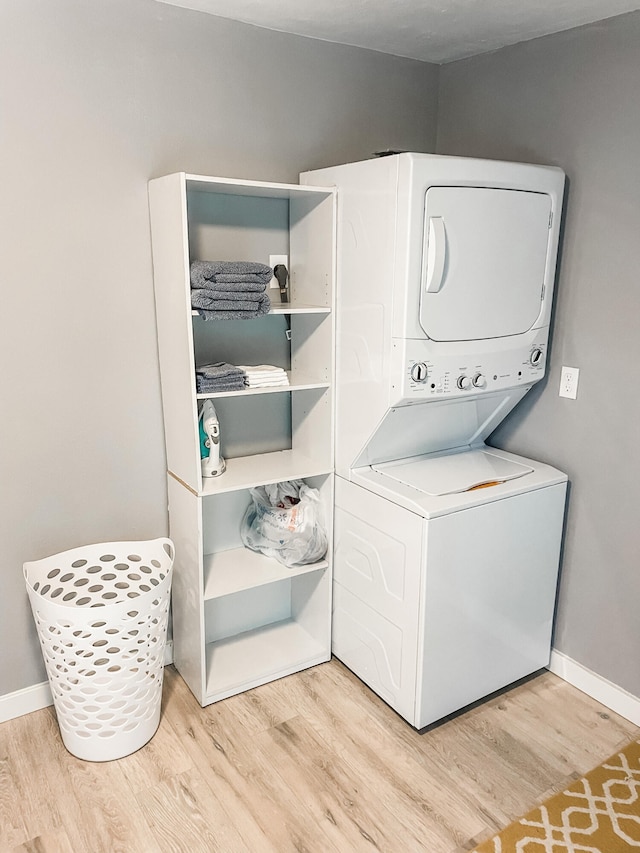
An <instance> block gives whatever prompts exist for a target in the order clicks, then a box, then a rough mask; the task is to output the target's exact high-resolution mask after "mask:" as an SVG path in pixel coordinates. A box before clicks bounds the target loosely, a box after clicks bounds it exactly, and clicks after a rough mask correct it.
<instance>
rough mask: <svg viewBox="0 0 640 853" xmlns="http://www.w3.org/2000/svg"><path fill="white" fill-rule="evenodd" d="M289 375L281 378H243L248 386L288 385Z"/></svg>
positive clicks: (271, 386) (270, 386)
mask: <svg viewBox="0 0 640 853" xmlns="http://www.w3.org/2000/svg"><path fill="white" fill-rule="evenodd" d="M288 384H289V377H288V376H285V377H284V378H283V379H245V385H246V386H247V387H248V388H273V387H275V386H280V385H288Z"/></svg>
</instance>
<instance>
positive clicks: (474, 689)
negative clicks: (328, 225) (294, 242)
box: [301, 153, 567, 728]
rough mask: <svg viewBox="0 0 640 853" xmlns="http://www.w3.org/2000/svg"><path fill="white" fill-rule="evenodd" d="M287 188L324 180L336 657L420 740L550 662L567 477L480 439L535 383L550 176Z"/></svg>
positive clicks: (471, 167)
mask: <svg viewBox="0 0 640 853" xmlns="http://www.w3.org/2000/svg"><path fill="white" fill-rule="evenodd" d="M301 182H302V183H307V184H320V185H323V186H326V185H332V184H333V185H335V186H337V187H338V261H337V263H338V307H337V339H338V349H337V381H336V385H337V423H336V473H337V478H336V512H335V528H336V535H335V561H334V566H335V568H334V611H333V651H334V654H335V655H336V657H338V658H339V659H340V660H342V661H343V662H344V663H345V664H346V666H348V667H349V668H350V669H352V670H353V672H355V673H356V675H358V676H359V677H360V678H361V679H362V680H363V681H364V682H365V683H366V684H368V685H369V686H370V687H371V688H372V689H373V690H374V691H375V692H376V693H378V695H379V696H381V697H382V698H383V699H384V700H385V701H386V702H388V704H389V705H391V707H393V708H394V709H395V710H396V711H398V713H400V714H401V715H402V716H403V717H404V718H405V719H407V720H408V721H409V722H410V723H411V724H412V725H414V726H416V727H417V728H422V727H424V726H426V725H428V724H430V723H432V722H434V721H436V720H438V719H440V718H442V717H443V716H445V715H447V714H450V713H452V712H454V711H457V710H459V709H461V708H463V707H464V706H466V705H468V704H469V703H471V702H474V701H476V700H478V699H480V698H482V697H484V696H486V695H488V694H489V693H491V692H493V691H495V690H497V689H499V688H501V687H504V686H506V685H508V684H510V683H512V682H513V681H515V680H517V679H519V678H521V677H523V676H525V675H527V674H529V673H531V672H534V671H535V670H537V669H539V668H541V667H544V666H545V665H547V664H548V662H549V654H550V643H551V630H552V623H553V614H554V604H555V593H556V585H557V574H558V564H559V555H560V545H561V536H562V526H563V516H564V504H565V492H566V481H567V477H566V475H565V474H563V473H562V472H560V471H558V470H556V469H554V468H552V467H550V466H548V465H545V464H542V463H539V462H534V461H532V460H529V459H524V458H522V457H519V456H515V455H514V454H511V453H506V452H504V451H502V450H499V449H496V448H492V447H488V446H486V444H485V439H487V438H488V436H489V435H490V434H491V433H492V432H493V430H494V429H495V428H496V426H497V425H498V424H499V423H500V422H501V421H502V420H503V419H504V418H505V417H506V416H507V415H508V414H509V412H510V411H511V410H512V409H513V407H514V406H515V405H516V404H517V403H518V402H519V401H520V400H521V399H522V398H523V397H524V395H525V394H526V393H527V391H529V389H530V388H531V387H532V386H533V385H534V384H535V383H536V382H538V381H539V380H540V379H542V378H543V376H544V372H545V364H546V356H547V345H548V336H549V317H550V312H551V303H552V297H553V288H554V278H555V268H556V258H557V250H558V234H559V226H560V216H561V209H562V194H563V187H564V174H563V173H562V171H561V170H560V169H557V168H553V167H543V166H533V165H527V164H516V163H501V162H498V161H482V160H473V159H467V158H458V157H443V156H437V155H427V154H411V153H406V154H398V155H392V156H389V157H383V158H377V159H374V160H368V161H363V162H360V163H352V164H347V165H343V166H336V167H333V168H329V169H322V170H318V171H315V172H307V173H304V174H303V175H302V176H301Z"/></svg>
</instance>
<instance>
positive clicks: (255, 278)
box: [207, 267, 271, 290]
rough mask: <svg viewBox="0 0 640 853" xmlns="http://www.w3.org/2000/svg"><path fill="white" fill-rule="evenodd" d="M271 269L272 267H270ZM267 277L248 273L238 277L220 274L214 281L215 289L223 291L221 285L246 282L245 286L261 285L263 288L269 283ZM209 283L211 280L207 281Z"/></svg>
mask: <svg viewBox="0 0 640 853" xmlns="http://www.w3.org/2000/svg"><path fill="white" fill-rule="evenodd" d="M269 269H271V267H269ZM266 279H267V277H266V275H257V274H256V273H247V274H246V275H241V274H240V273H238V274H237V275H228V274H227V273H220V275H217V276H216V277H215V279H214V282H213V283H214V284H215V289H216V290H222V288H221V287H220V285H222V284H234V283H236V282H244V283H245V284H259V285H261V286H262V287H263V288H264V286H265V284H268V283H269V280H266ZM207 281H209V279H207Z"/></svg>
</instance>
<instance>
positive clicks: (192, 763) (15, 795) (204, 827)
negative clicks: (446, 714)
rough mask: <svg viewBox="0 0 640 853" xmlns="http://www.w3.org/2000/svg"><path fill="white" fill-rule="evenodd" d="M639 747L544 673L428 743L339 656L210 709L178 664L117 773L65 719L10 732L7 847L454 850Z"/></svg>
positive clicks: (47, 713)
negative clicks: (71, 737)
mask: <svg viewBox="0 0 640 853" xmlns="http://www.w3.org/2000/svg"><path fill="white" fill-rule="evenodd" d="M639 736H640V730H639V729H637V728H636V727H635V726H633V725H632V724H631V723H629V722H627V721H626V720H624V719H622V718H621V717H618V716H616V715H615V714H613V713H610V712H607V711H606V709H605V708H603V707H602V706H601V705H599V704H598V703H597V702H594V701H593V700H591V699H589V698H588V697H587V696H585V695H584V694H582V693H580V692H579V691H577V690H575V689H574V688H572V687H571V686H569V685H568V684H566V683H564V682H562V681H561V680H559V679H558V678H556V677H555V676H554V675H551V674H550V673H547V672H545V673H543V674H541V675H539V676H537V677H535V678H534V679H532V680H530V681H528V682H526V683H523V684H520V685H519V686H517V687H515V688H514V689H512V690H510V691H509V692H507V693H504V694H502V695H500V696H496V697H494V698H492V699H490V700H489V701H487V702H485V703H483V704H480V705H478V706H476V707H474V708H473V709H471V710H469V711H467V712H466V713H464V714H462V715H459V716H457V717H455V718H453V719H450V720H448V721H447V722H444V723H442V724H440V725H438V726H436V727H433V728H431V730H429V731H426V732H424V733H422V734H419V733H417V732H416V731H415V730H414V729H412V728H411V727H410V726H409V725H407V724H406V723H405V722H404V721H403V720H402V719H401V718H400V717H398V716H397V715H396V714H395V713H394V712H393V711H391V710H390V709H389V708H388V707H387V706H386V705H385V704H384V703H383V702H382V701H381V700H380V699H378V698H377V697H376V696H375V695H374V694H373V693H371V692H370V691H369V690H368V689H367V688H366V687H365V686H364V685H362V684H361V682H359V681H358V680H357V679H356V678H355V677H354V676H353V675H352V674H351V673H350V672H349V671H348V670H347V669H346V668H345V667H343V666H342V665H341V664H340V663H339V662H338V661H335V660H333V661H331V662H330V663H327V664H323V665H321V666H317V667H314V668H313V669H310V670H307V671H305V672H302V673H299V674H297V675H293V676H290V677H289V678H285V679H282V680H280V681H277V682H274V683H272V684H268V685H265V686H264V687H260V688H257V689H255V690H252V691H249V692H248V693H245V694H242V695H240V696H234V697H232V698H231V699H227V700H225V701H224V702H219V703H217V704H216V705H212V706H210V707H208V708H205V709H202V708H200V706H199V705H198V704H197V702H196V701H195V699H194V698H193V696H192V695H191V694H190V692H189V690H188V689H187V687H186V686H185V684H184V682H183V681H182V679H181V678H180V676H179V675H178V674H177V673H176V671H175V670H174V669H173V667H167V669H166V675H165V687H164V710H163V715H162V721H161V724H160V728H159V729H158V732H157V734H156V735H155V737H154V738H153V739H152V740H151V742H150V743H149V744H148V745H147V746H146V747H144V749H141V750H140V751H139V752H137V753H135V754H134V755H131V756H128V757H127V758H124V759H122V760H120V761H113V762H108V763H105V764H94V763H89V762H83V761H80V760H78V759H76V758H74V757H73V756H71V755H69V753H67V752H66V750H65V749H64V747H63V745H62V741H61V740H60V737H59V734H58V728H57V724H56V721H55V716H54V713H53V710H52V709H45V710H42V711H38V712H36V713H34V714H29V715H27V716H24V717H20V718H18V719H16V720H11V721H9V722H7V723H3V724H0V849H1V850H2V851H6V850H16V851H38V853H101V851H108V853H114V851H123V853H158V851H163V853H174V851H180V853H182V851H184V853H199V851H206V853H210V851H223V853H243V851H251V853H288V851H298V853H350V851H387V853H414V851H416V853H417V851H421V853H422V851H424V853H454V851H465V850H470V849H472V848H473V847H474V846H475V844H476V843H478V842H479V841H480V840H483V839H484V838H486V837H487V836H489V835H491V834H493V833H494V832H495V831H497V830H498V829H500V828H502V827H503V826H505V825H506V824H507V823H509V822H510V821H511V820H513V819H514V818H517V817H519V816H520V815H522V814H523V813H524V812H525V811H527V810H528V809H529V808H531V807H532V806H534V805H535V804H536V803H537V802H539V801H540V800H541V799H544V798H545V797H546V796H548V795H549V794H550V793H551V792H552V791H555V790H559V789H562V788H563V787H564V786H565V785H566V784H567V783H568V782H569V781H570V780H572V779H574V778H576V777H578V776H581V775H582V774H583V773H585V772H586V771H587V770H589V769H591V768H592V767H593V766H595V765H597V764H599V763H600V762H601V761H602V760H603V759H604V758H606V757H607V756H608V755H610V754H611V753H613V752H615V751H616V750H617V749H618V748H619V747H620V746H622V745H623V744H625V743H627V742H628V741H629V740H631V739H632V738H634V737H639Z"/></svg>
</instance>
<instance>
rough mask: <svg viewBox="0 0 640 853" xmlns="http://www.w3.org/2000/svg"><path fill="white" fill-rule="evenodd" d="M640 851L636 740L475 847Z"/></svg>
mask: <svg viewBox="0 0 640 853" xmlns="http://www.w3.org/2000/svg"><path fill="white" fill-rule="evenodd" d="M629 851H636V853H638V851H640V741H633V742H632V743H630V744H629V745H628V746H626V747H625V748H624V749H623V750H621V751H620V752H618V753H616V754H615V755H612V756H611V758H608V759H607V760H606V761H604V762H603V763H602V764H600V765H599V766H598V767H596V768H595V769H594V770H591V771H590V772H589V773H587V774H586V775H585V776H583V777H582V779H579V780H578V781H577V782H574V783H572V784H571V785H570V786H569V787H568V788H567V789H566V790H564V791H562V792H561V793H560V794H554V795H553V796H552V797H550V798H549V799H548V800H546V801H545V802H544V803H543V804H542V805H541V806H538V807H537V808H535V809H532V810H531V811H530V812H529V813H528V814H526V815H525V816H524V817H523V818H520V820H517V821H515V822H514V823H512V824H511V825H510V826H508V827H507V828H506V829H504V830H503V831H502V832H500V833H499V834H498V835H496V836H495V837H494V838H491V839H489V840H488V841H485V842H484V843H483V844H481V845H480V846H479V847H476V848H475V851H474V853H629Z"/></svg>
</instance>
